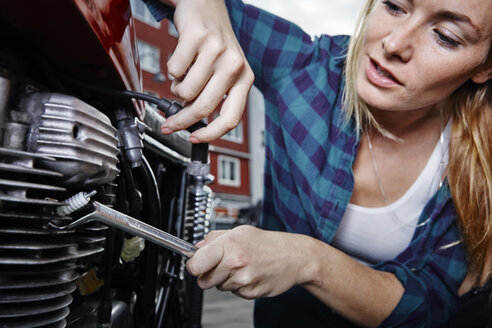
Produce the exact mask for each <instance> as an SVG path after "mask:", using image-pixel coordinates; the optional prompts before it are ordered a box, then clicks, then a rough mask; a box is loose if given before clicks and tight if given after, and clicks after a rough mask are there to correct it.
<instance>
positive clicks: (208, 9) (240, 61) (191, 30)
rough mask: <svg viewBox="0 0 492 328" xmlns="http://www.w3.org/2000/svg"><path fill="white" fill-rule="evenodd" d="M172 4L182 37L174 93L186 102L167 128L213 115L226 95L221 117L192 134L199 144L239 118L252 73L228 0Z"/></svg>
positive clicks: (172, 68) (172, 62)
mask: <svg viewBox="0 0 492 328" xmlns="http://www.w3.org/2000/svg"><path fill="white" fill-rule="evenodd" d="M169 2H171V1H169ZM173 3H174V4H175V6H176V11H175V14H174V24H175V25H176V29H177V30H178V34H179V39H178V45H177V46H176V49H175V51H174V53H173V55H172V56H171V58H170V59H169V61H168V64H167V66H168V72H169V73H170V74H171V75H172V76H174V80H173V82H172V85H171V92H172V93H173V94H175V95H176V96H177V97H179V98H181V99H183V100H184V101H185V104H184V105H185V108H184V109H183V110H182V111H181V112H179V113H178V114H176V115H174V116H172V117H170V118H169V119H168V120H166V122H165V123H164V124H163V126H162V133H164V134H170V133H172V132H175V131H179V130H183V129H185V128H187V127H188V126H190V125H192V124H193V123H195V122H197V121H198V120H201V119H203V118H205V117H208V116H209V115H210V114H212V112H213V111H214V110H215V108H216V107H217V106H218V105H219V103H220V102H221V101H222V100H223V99H224V97H225V100H224V102H223V104H222V108H221V110H220V116H219V117H218V118H216V119H215V120H214V121H213V122H210V123H209V125H208V127H206V128H202V129H199V130H197V131H195V132H194V133H193V134H192V135H191V136H190V141H192V142H195V143H198V142H209V141H211V140H214V139H217V138H219V137H221V136H222V135H224V134H225V133H227V132H228V131H230V130H231V129H233V128H234V127H235V126H236V125H237V124H238V123H239V121H240V119H241V116H242V113H243V111H244V108H245V105H246V99H247V96H248V93H249V90H250V88H251V85H252V84H253V80H254V76H253V72H252V70H251V68H250V67H249V64H248V62H247V60H246V58H245V56H244V53H243V51H242V49H241V47H240V45H239V43H238V41H237V39H236V37H235V35H234V32H233V30H232V27H231V24H230V21H229V15H228V12H227V8H226V6H225V4H224V1H223V0H174V1H173Z"/></svg>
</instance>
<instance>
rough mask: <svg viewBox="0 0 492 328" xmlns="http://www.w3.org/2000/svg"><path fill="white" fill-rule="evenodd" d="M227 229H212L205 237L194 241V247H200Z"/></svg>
mask: <svg viewBox="0 0 492 328" xmlns="http://www.w3.org/2000/svg"><path fill="white" fill-rule="evenodd" d="M227 231H228V230H212V231H210V232H209V233H208V234H207V236H206V237H205V239H203V240H201V241H200V242H198V243H196V245H195V246H196V247H198V248H200V247H203V246H205V245H208V244H210V243H211V242H212V241H214V240H215V239H217V238H218V237H220V236H222V235H223V234H224V233H226V232H227Z"/></svg>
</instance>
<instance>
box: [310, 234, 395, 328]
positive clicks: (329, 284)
mask: <svg viewBox="0 0 492 328" xmlns="http://www.w3.org/2000/svg"><path fill="white" fill-rule="evenodd" d="M307 238H309V237H307ZM309 239H311V240H310V241H309V242H306V248H307V250H308V251H309V253H307V254H311V255H310V258H311V259H312V262H311V264H310V265H309V266H306V272H305V273H304V278H303V279H304V280H305V282H304V283H302V284H301V285H302V286H304V287H305V288H306V289H307V290H308V291H309V292H311V293H312V294H313V295H315V296H316V297H317V298H318V299H319V300H321V301H322V302H323V303H325V304H326V305H328V306H329V307H330V308H332V309H333V310H335V311H336V312H338V313H339V314H341V315H343V316H344V317H346V318H348V319H349V320H351V321H353V322H355V323H357V324H360V325H363V326H378V325H379V324H380V323H381V322H382V321H383V320H384V319H385V318H386V317H387V316H388V315H389V314H390V313H391V312H392V311H393V309H394V308H395V307H396V305H397V303H398V301H399V300H400V298H401V297H402V295H403V292H404V288H403V286H402V285H401V283H400V281H399V280H398V279H397V278H396V277H395V276H394V275H393V274H392V273H388V272H383V271H377V270H374V269H372V268H369V267H367V266H365V265H363V264H361V263H358V262H357V261H355V260H353V259H352V258H351V257H349V256H347V255H346V254H345V253H343V252H341V251H339V250H337V249H335V248H333V247H331V246H329V245H327V244H325V243H323V242H320V241H318V240H314V239H312V238H309Z"/></svg>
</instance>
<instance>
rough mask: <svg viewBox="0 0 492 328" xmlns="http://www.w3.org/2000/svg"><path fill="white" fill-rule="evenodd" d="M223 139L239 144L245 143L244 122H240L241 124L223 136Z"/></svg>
mask: <svg viewBox="0 0 492 328" xmlns="http://www.w3.org/2000/svg"><path fill="white" fill-rule="evenodd" d="M222 139H224V140H227V141H232V142H237V143H243V122H242V121H241V122H239V124H238V125H237V126H236V127H235V128H234V129H232V130H231V131H229V132H227V133H226V134H224V135H223V136H222Z"/></svg>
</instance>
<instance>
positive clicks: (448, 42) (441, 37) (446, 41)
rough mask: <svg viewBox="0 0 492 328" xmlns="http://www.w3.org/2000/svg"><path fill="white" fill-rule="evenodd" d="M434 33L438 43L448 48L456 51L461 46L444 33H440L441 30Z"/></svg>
mask: <svg viewBox="0 0 492 328" xmlns="http://www.w3.org/2000/svg"><path fill="white" fill-rule="evenodd" d="M434 33H435V34H436V38H437V42H439V43H440V44H441V45H442V46H444V47H446V48H451V49H454V48H457V47H458V46H459V45H460V42H459V41H457V40H455V39H453V38H450V37H449V36H447V35H445V34H444V33H442V32H439V30H434Z"/></svg>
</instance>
